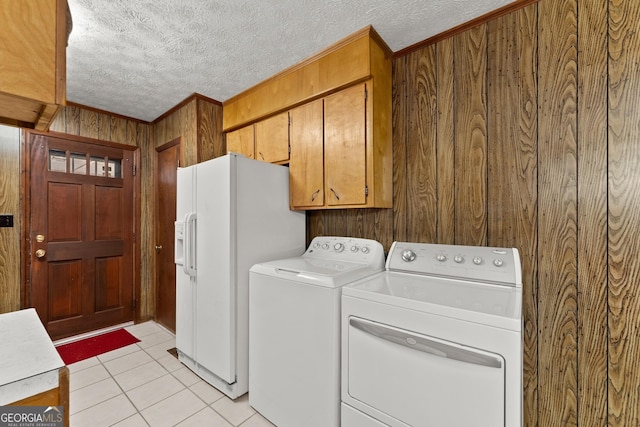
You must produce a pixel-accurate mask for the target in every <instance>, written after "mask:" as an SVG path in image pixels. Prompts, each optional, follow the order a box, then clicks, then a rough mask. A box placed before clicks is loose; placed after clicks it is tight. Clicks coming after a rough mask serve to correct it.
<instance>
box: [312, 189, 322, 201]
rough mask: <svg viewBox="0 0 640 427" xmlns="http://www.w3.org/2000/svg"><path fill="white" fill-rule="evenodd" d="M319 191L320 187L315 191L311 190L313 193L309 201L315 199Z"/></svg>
mask: <svg viewBox="0 0 640 427" xmlns="http://www.w3.org/2000/svg"><path fill="white" fill-rule="evenodd" d="M319 193H320V189H319V188H318V189H317V190H316V191H314V192H313V194H312V195H311V201H312V202H313V201H315V200H316V197H317V196H318V194H319Z"/></svg>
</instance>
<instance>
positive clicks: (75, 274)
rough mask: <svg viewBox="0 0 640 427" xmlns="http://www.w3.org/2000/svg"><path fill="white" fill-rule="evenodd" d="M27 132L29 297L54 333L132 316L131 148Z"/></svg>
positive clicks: (58, 335)
mask: <svg viewBox="0 0 640 427" xmlns="http://www.w3.org/2000/svg"><path fill="white" fill-rule="evenodd" d="M30 135H31V136H30V138H31V144H30V149H31V150H30V153H31V156H30V160H31V164H30V168H29V170H30V178H29V182H30V197H29V200H30V202H29V203H30V215H31V223H30V236H29V242H30V244H29V248H30V257H31V259H30V278H29V283H30V285H31V294H30V297H31V301H30V302H31V305H32V306H33V307H35V309H36V310H37V312H38V314H39V315H40V318H41V319H42V321H43V323H44V325H45V327H46V328H47V331H48V332H49V335H51V337H52V338H53V339H57V338H62V337H66V336H71V335H75V334H78V333H82V332H86V331H91V330H95V329H99V328H104V327H107V326H112V325H115V324H119V323H122V322H127V321H130V320H133V314H134V312H133V310H134V304H133V301H134V297H133V294H134V286H133V284H134V277H135V275H134V251H133V248H134V232H135V227H134V225H135V221H134V202H135V201H134V191H133V188H134V186H133V163H134V158H133V156H134V153H133V152H132V151H129V150H125V149H122V148H116V147H107V146H101V145H95V144H91V143H86V142H78V141H72V140H68V139H64V138H58V137H52V136H48V135H38V134H30Z"/></svg>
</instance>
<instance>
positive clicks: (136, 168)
mask: <svg viewBox="0 0 640 427" xmlns="http://www.w3.org/2000/svg"><path fill="white" fill-rule="evenodd" d="M137 173H138V166H137V165H133V176H136V174H137Z"/></svg>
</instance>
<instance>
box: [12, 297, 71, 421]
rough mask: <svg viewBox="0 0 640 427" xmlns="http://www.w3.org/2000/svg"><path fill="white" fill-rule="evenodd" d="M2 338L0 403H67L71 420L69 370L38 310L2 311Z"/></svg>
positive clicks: (50, 404)
mask: <svg viewBox="0 0 640 427" xmlns="http://www.w3.org/2000/svg"><path fill="white" fill-rule="evenodd" d="M0 340H1V341H2V345H1V346H0V405H12V404H13V405H21V406H64V416H65V419H67V420H68V416H69V369H68V368H67V367H66V366H65V364H64V362H63V361H62V358H61V357H60V355H59V354H58V352H57V351H56V349H55V347H54V346H53V343H52V342H51V339H50V338H49V335H48V334H47V331H46V330H45V328H44V326H43V325H42V322H41V321H40V318H39V317H38V314H37V313H36V310H35V309H33V308H29V309H25V310H20V311H13V312H10V313H4V314H0ZM65 425H68V422H67V423H66V424H65Z"/></svg>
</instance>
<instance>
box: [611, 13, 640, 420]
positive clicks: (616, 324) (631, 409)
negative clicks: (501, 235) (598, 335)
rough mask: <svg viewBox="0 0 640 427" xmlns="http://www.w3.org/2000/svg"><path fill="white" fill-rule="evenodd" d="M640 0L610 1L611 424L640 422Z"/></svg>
mask: <svg viewBox="0 0 640 427" xmlns="http://www.w3.org/2000/svg"><path fill="white" fill-rule="evenodd" d="M639 21H640V2H638V1H634V0H610V1H609V33H608V34H609V46H608V48H609V62H608V66H609V108H610V109H609V115H608V118H609V129H608V139H609V159H608V168H609V180H608V189H609V200H608V202H609V211H608V219H609V247H608V249H609V294H608V304H609V313H608V326H609V348H608V350H609V351H608V356H609V363H608V368H609V369H608V374H609V387H608V404H609V417H608V423H609V425H611V426H629V425H634V426H637V425H640V370H638V360H639V359H640V294H639V293H638V276H639V274H640V262H638V253H640V238H638V237H639V236H638V229H639V228H640V187H639V186H638V183H639V182H640V168H638V164H640V144H639V140H640V131H639V128H638V123H639V122H640V107H639V106H638V100H639V99H640V32H638V22H639Z"/></svg>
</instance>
